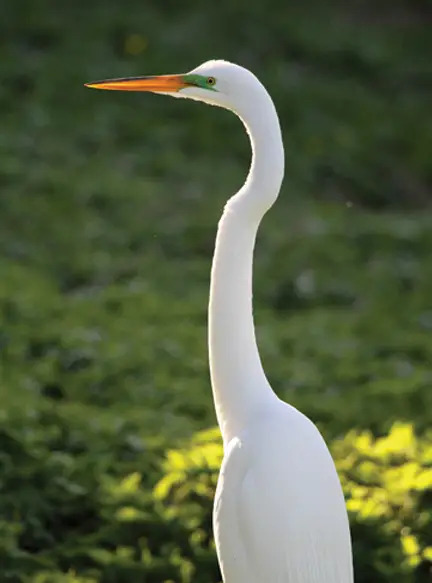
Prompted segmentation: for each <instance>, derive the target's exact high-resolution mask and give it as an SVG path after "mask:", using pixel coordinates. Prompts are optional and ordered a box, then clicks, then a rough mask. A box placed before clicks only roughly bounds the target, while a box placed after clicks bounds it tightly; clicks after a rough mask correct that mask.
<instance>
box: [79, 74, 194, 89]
mask: <svg viewBox="0 0 432 583" xmlns="http://www.w3.org/2000/svg"><path fill="white" fill-rule="evenodd" d="M190 85H191V84H190V83H187V82H186V81H185V79H184V76H183V75H157V76H152V77H123V78H120V79H106V80H105V81H94V82H93V83H86V84H85V86H86V87H91V88H92V89H109V90H111V91H154V92H156V93H157V92H158V91H162V92H164V93H169V92H172V93H175V92H177V91H180V89H183V88H184V87H189V86H190Z"/></svg>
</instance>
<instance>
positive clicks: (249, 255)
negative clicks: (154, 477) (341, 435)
mask: <svg viewBox="0 0 432 583" xmlns="http://www.w3.org/2000/svg"><path fill="white" fill-rule="evenodd" d="M88 86H89V87H94V88H97V89H112V90H124V91H151V92H155V93H164V94H169V95H172V96H174V97H185V98H189V99H195V100H198V101H204V102H205V103H209V104H211V105H217V106H220V107H223V108H226V109H229V110H231V111H233V112H234V113H236V114H237V115H238V116H239V117H240V119H241V120H242V122H243V124H244V125H245V127H246V130H247V133H248V134H249V138H250V142H251V146H252V164H251V167H250V171H249V174H248V176H247V179H246V182H245V184H244V185H243V186H242V188H241V189H240V190H239V191H238V192H237V194H235V195H234V196H233V197H232V198H230V199H229V201H228V202H227V204H226V206H225V209H224V211H223V214H222V217H221V219H220V222H219V227H218V231H217V237H216V246H215V252H214V257H213V265H212V272H211V285H210V301H209V359H210V372H211V383H212V389H213V397H214V402H215V407H216V414H217V420H218V423H219V427H220V429H221V432H222V437H223V444H224V459H223V463H222V467H221V471H220V476H219V480H218V485H217V491H216V496H215V502H214V511H213V527H214V534H215V539H216V548H217V555H218V560H219V564H220V567H221V571H222V575H223V580H224V582H225V583H352V581H353V566H352V552H351V540H350V532H349V524H348V518H347V512H346V507H345V501H344V497H343V492H342V488H341V485H340V482H339V479H338V475H337V473H336V469H335V466H334V463H333V460H332V458H331V455H330V453H329V450H328V448H327V446H326V444H325V442H324V439H323V438H322V436H321V434H320V433H319V431H318V429H317V428H316V426H315V425H314V424H313V423H312V421H310V420H309V419H308V418H307V417H305V416H304V415H303V414H302V413H300V412H299V411H298V410H297V409H295V408H294V407H292V406H290V405H288V404H286V403H284V402H283V401H281V400H280V399H279V398H278V397H277V396H276V394H275V393H274V392H273V390H272V388H271V387H270V384H269V383H268V381H267V378H266V375H265V373H264V370H263V367H262V364H261V360H260V356H259V352H258V348H257V343H256V338H255V329H254V322H253V313H252V264H253V251H254V244H255V238H256V234H257V230H258V226H259V224H260V221H261V219H262V217H263V215H264V214H265V213H266V212H267V210H268V209H269V208H270V207H271V206H272V205H273V203H274V202H275V200H276V198H277V197H278V194H279V190H280V186H281V183H282V179H283V174H284V148H283V143H282V136H281V129H280V125H279V120H278V116H277V113H276V109H275V106H274V104H273V101H272V99H271V98H270V96H269V94H268V93H267V91H266V89H265V88H264V86H263V85H262V84H261V83H260V81H259V80H258V79H257V78H256V77H255V75H253V74H252V73H251V72H250V71H248V70H247V69H245V68H243V67H240V66H238V65H235V64H232V63H228V62H226V61H209V62H206V63H204V64H202V65H200V66H199V67H197V68H196V69H194V70H192V71H191V72H190V73H187V74H183V75H163V76H155V77H134V78H122V79H112V80H107V81H97V82H95V83H90V84H88Z"/></svg>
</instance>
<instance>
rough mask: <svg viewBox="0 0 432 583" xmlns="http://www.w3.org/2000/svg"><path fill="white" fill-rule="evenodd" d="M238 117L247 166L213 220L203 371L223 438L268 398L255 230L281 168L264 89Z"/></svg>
mask: <svg viewBox="0 0 432 583" xmlns="http://www.w3.org/2000/svg"><path fill="white" fill-rule="evenodd" d="M258 112H259V115H258ZM242 121H243V123H244V125H245V126H246V129H247V132H248V135H249V137H250V141H251V146H252V164H251V168H250V171H249V174H248V177H247V180H246V182H245V184H244V186H243V187H242V188H241V189H240V191H239V192H238V193H237V194H236V195H234V196H233V197H232V198H231V199H230V200H229V201H228V203H227V204H226V206H225V209H224V212H223V215H222V217H221V219H220V222H219V226H218V232H217V236H216V245H215V252H214V257H213V264H212V272H211V284H210V301H209V359H210V375H211V382H212V389H213V396H214V401H215V407H216V415H217V419H218V423H219V426H220V428H221V431H222V436H223V440H224V443H228V442H229V441H230V440H231V438H232V437H233V436H234V435H236V434H237V433H238V432H240V431H241V429H242V428H243V427H244V426H245V424H246V423H247V422H248V419H250V417H251V416H252V415H253V413H254V411H256V410H257V409H258V408H260V407H262V405H263V404H264V403H265V402H266V401H269V400H271V399H273V398H275V395H274V393H273V391H272V389H271V387H270V385H269V383H268V381H267V379H266V376H265V373H264V370H263V367H262V364H261V360H260V356H259V352H258V347H257V343H256V337H255V328H254V321H253V313H252V265H253V251H254V246H255V239H256V234H257V231H258V227H259V224H260V222H261V219H262V217H263V216H264V214H265V212H266V211H267V210H268V209H269V208H270V207H271V205H272V204H273V202H274V201H275V200H276V198H277V196H278V194H279V189H280V185H281V182H282V178H283V171H284V150H283V144H282V137H281V131H280V126H279V120H278V117H277V113H276V110H275V108H274V105H273V102H272V101H271V99H270V97H269V96H268V94H267V92H265V95H264V98H263V100H262V103H261V106H260V104H258V105H256V109H255V110H252V111H250V112H246V114H245V115H243V116H242Z"/></svg>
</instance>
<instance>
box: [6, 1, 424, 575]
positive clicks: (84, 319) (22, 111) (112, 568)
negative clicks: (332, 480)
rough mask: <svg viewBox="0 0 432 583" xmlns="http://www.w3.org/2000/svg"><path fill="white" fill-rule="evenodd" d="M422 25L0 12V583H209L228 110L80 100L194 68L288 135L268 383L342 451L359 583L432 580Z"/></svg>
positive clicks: (396, 18) (58, 10)
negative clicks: (212, 314)
mask: <svg viewBox="0 0 432 583" xmlns="http://www.w3.org/2000/svg"><path fill="white" fill-rule="evenodd" d="M431 24H432V18H431V4H430V2H429V1H427V0H423V1H421V0H417V1H416V2H414V1H411V2H409V1H408V0H406V1H397V2H387V1H385V0H382V1H381V2H369V1H361V0H358V1H353V2H350V3H349V5H348V4H347V3H342V2H341V3H340V5H339V4H338V3H332V5H331V6H323V5H322V3H320V2H318V1H317V0H316V1H315V0H307V1H303V2H301V3H300V2H297V3H295V2H292V3H287V2H282V1H281V0H270V1H267V2H260V1H258V0H255V1H249V2H242V1H239V2H236V3H232V2H230V1H229V0H223V1H221V2H219V3H210V2H192V1H191V0H189V1H182V2H175V1H173V0H169V1H164V2H156V1H154V2H145V1H143V0H140V1H138V0H126V1H124V2H115V1H114V0H104V1H101V0H94V1H92V2H84V1H82V0H76V1H75V2H73V3H63V2H54V1H48V0H40V1H39V2H37V3H36V2H34V1H30V0H20V1H17V2H12V1H10V2H8V3H7V4H6V6H2V8H1V21H0V78H1V81H0V107H1V112H2V127H1V132H0V187H1V195H0V250H1V256H2V260H1V262H0V318H1V321H0V351H1V352H0V359H1V360H0V363H1V384H0V582H1V583H3V582H21V581H23V582H31V583H95V582H102V583H123V582H124V583H126V582H128V583H129V582H131V581H136V582H138V581H139V582H151V583H161V582H174V583H189V582H191V581H193V582H195V583H217V582H218V581H219V580H220V575H219V572H218V568H217V564H216V561H215V554H214V546H213V542H212V539H211V500H212V496H213V492H214V486H215V480H216V476H217V469H218V466H219V463H220V459H221V446H220V441H219V435H218V432H217V431H216V430H214V429H212V428H213V427H214V425H215V416H214V411H213V404H212V400H211V392H210V386H209V380H208V366H207V351H206V304H207V296H208V284H209V269H210V260H211V254H212V248H213V242H214V237H215V230H216V224H217V220H218V217H219V215H220V212H221V210H222V208H223V204H224V202H225V200H226V198H227V197H228V196H230V195H231V194H232V193H234V192H235V191H236V189H238V188H239V186H240V185H241V184H242V182H243V180H244V177H245V174H246V172H247V168H248V164H249V159H250V151H249V144H248V141H247V138H246V136H245V134H244V131H243V127H242V125H241V124H240V122H239V121H238V120H237V119H236V118H235V117H234V116H233V115H232V114H230V113H228V112H224V111H222V110H219V109H216V108H211V107H208V106H204V105H202V104H197V103H194V102H186V101H178V100H174V99H170V98H168V97H161V96H154V95H147V94H146V95H143V94H125V93H112V92H106V93H105V92H95V91H90V90H87V89H85V88H84V87H83V83H84V82H86V81H92V80H96V79H103V78H106V77H117V76H126V75H131V76H133V75H139V74H158V73H178V72H179V73H180V72H186V71H188V70H190V69H191V68H193V67H195V66H196V65H198V64H199V63H201V62H202V61H205V60H207V59H210V58H225V59H227V60H232V61H235V62H238V63H240V64H242V65H244V66H246V67H248V68H250V69H252V70H253V71H254V72H255V73H256V74H257V75H258V77H259V78H260V79H261V80H262V81H263V82H264V84H265V85H266V86H267V87H268V89H269V91H270V93H271V95H272V96H273V98H274V101H275V103H276V107H277V109H278V112H279V115H280V119H281V124H282V128H283V133H284V139H285V146H286V179H285V182H284V185H283V188H282V192H281V196H280V198H279V200H278V202H277V206H276V207H275V208H274V209H273V210H272V211H271V212H270V213H269V215H268V216H267V217H266V218H265V220H264V222H263V226H262V230H261V232H260V235H259V240H258V246H257V252H256V260H255V290H254V299H255V319H256V325H257V334H258V340H259V344H260V349H261V353H262V358H263V362H264V366H265V369H266V371H267V373H268V377H269V379H270V381H271V383H272V385H273V387H274V388H275V390H276V391H277V393H278V394H279V395H280V396H281V397H283V398H285V399H286V400H288V401H289V402H290V403H292V404H294V405H296V406H297V407H299V408H300V409H301V410H302V411H303V412H304V413H306V414H307V415H309V416H310V417H311V418H312V419H313V420H314V421H315V422H316V423H317V424H318V425H319V427H320V429H321V430H322V431H323V433H324V435H325V437H326V439H327V440H328V441H329V443H330V444H331V447H332V452H333V454H334V456H335V458H336V461H337V465H338V469H339V471H340V475H341V479H342V482H343V485H344V489H345V493H346V496H347V501H348V508H349V511H350V518H351V522H352V529H353V538H354V551H355V563H356V581H357V583H369V582H371V581H374V583H381V582H387V581H392V582H393V583H399V582H401V583H414V582H423V581H426V580H429V577H430V565H431V561H432V548H431V547H430V546H428V545H430V543H431V540H432V526H431V525H432V518H431V512H430V507H431V490H432V469H431V463H432V446H431V439H430V435H429V436H428V434H427V429H428V425H429V426H430V421H431V413H430V411H431V410H432V397H431V394H432V393H431V388H430V387H431V384H432V370H431V362H432V339H431V335H432V304H431V297H432V229H431V224H432V223H431V220H432V210H431V207H430V202H431V186H432V164H431V152H432V117H431V114H430V111H431V105H430V95H431V89H432V65H431V59H432V40H431V33H430V30H431V28H430V27H431ZM233 252H235V250H233ZM203 430H206V431H204V432H203ZM318 479H319V476H317V480H318Z"/></svg>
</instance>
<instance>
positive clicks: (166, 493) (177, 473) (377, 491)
mask: <svg viewBox="0 0 432 583" xmlns="http://www.w3.org/2000/svg"><path fill="white" fill-rule="evenodd" d="M332 453H333V456H334V458H335V460H336V465H337V467H338V471H339V475H340V477H341V481H342V485H343V488H344V492H345V495H346V498H347V506H348V510H349V512H350V521H351V528H352V536H353V546H354V553H355V557H356V562H355V571H356V581H358V582H359V583H369V582H370V581H374V582H377V583H380V582H382V583H384V582H386V581H398V582H400V583H412V582H414V581H416V582H417V583H420V582H424V583H426V581H429V576H430V566H431V562H432V561H431V558H432V556H431V554H432V546H430V543H431V540H432V512H431V505H430V498H431V496H432V434H430V435H429V436H425V437H423V438H419V437H418V436H416V435H415V434H414V431H413V427H412V425H410V424H395V425H394V426H393V427H392V428H391V430H390V432H389V433H388V434H387V435H385V436H383V437H380V438H377V439H374V437H373V436H372V434H371V433H370V432H368V431H363V432H358V431H352V432H349V433H348V434H347V435H346V436H345V437H344V438H343V439H339V440H336V441H334V442H333V447H332ZM221 459H222V445H221V442H220V439H219V433H218V432H217V431H216V430H214V431H208V432H204V433H199V434H198V435H197V436H195V438H194V439H193V440H192V442H191V443H190V444H188V445H187V446H186V447H184V448H182V449H180V450H172V451H169V452H168V455H167V459H166V463H165V475H164V477H163V478H162V479H161V480H160V482H159V483H158V484H157V486H156V488H155V490H154V494H155V498H156V499H157V500H160V501H161V502H162V503H163V504H164V506H165V512H166V514H167V515H168V516H169V517H170V518H175V519H176V520H178V521H179V522H180V523H181V524H183V525H184V526H185V527H186V531H187V536H188V540H189V541H193V543H194V554H195V557H196V558H195V560H194V564H197V563H198V561H197V557H203V558H205V559H206V562H200V563H199V564H200V568H199V569H198V571H197V573H196V574H195V578H194V581H197V582H201V581H202V582H203V583H204V582H205V581H215V580H216V579H215V562H214V560H213V561H211V558H212V556H213V555H214V548H213V544H212V542H211V540H209V538H208V535H207V533H208V531H209V523H210V521H211V507H212V501H213V497H214V492H215V486H216V480H217V474H218V469H219V466H220V463H221ZM428 545H429V546H428ZM185 547H186V545H185V543H184V542H183V544H182V543H181V542H180V541H179V552H181V551H180V549H181V548H185Z"/></svg>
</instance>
